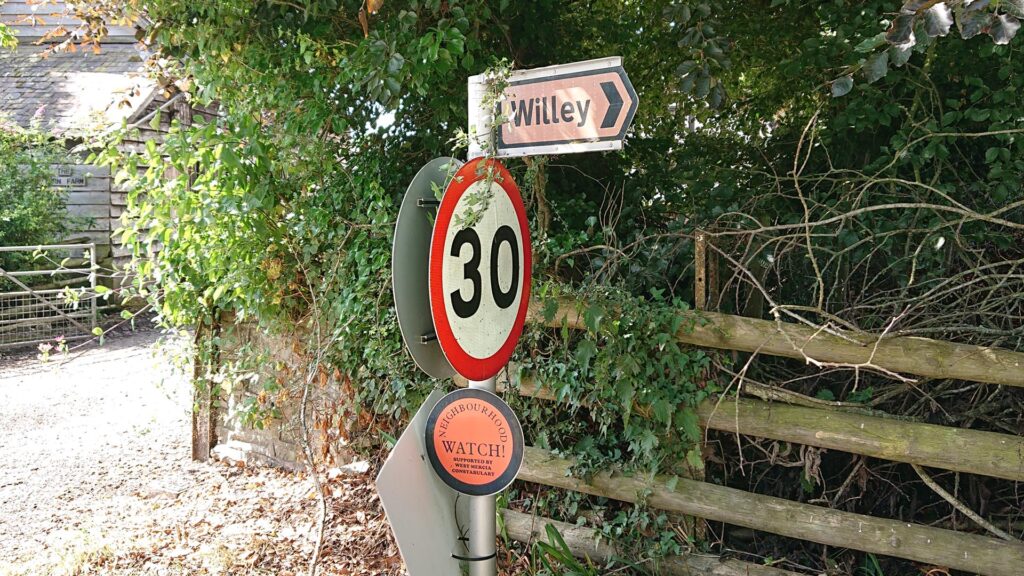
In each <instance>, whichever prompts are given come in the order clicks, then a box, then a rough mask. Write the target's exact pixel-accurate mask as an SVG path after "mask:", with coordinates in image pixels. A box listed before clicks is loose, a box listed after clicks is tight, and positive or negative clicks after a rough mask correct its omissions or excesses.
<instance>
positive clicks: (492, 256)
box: [429, 158, 531, 380]
mask: <svg viewBox="0 0 1024 576" xmlns="http://www.w3.org/2000/svg"><path fill="white" fill-rule="evenodd" d="M530 269H531V263H530V230H529V228H528V226H527V222H526V210H525V209H524V208H523V200H522V197H520V195H519V188H517V187H516V184H515V182H513V181H512V175H511V174H509V172H508V170H506V169H505V167H504V166H502V165H501V164H500V163H499V162H497V161H496V160H490V161H485V160H484V159H483V158H478V159H476V160H472V161H470V162H467V163H466V164H465V165H463V166H462V168H460V169H459V171H458V172H457V173H456V174H455V177H454V178H453V179H452V181H451V183H450V184H449V185H448V188H447V189H446V190H445V193H444V196H443V197H442V199H441V205H440V206H439V207H438V210H437V219H436V220H435V222H434V232H433V236H432V237H431V243H430V275H429V276H430V311H431V314H432V315H433V317H434V330H435V331H436V333H437V340H438V343H440V345H441V350H442V351H443V352H444V355H445V357H446V358H447V359H448V362H450V363H451V365H452V367H453V368H454V369H455V371H456V372H458V373H459V374H461V375H463V376H465V377H466V378H468V379H470V380H485V379H487V378H490V377H491V376H494V375H496V374H497V373H498V372H499V371H500V370H501V368H502V367H503V366H504V365H505V364H507V363H508V360H509V358H510V357H511V356H512V350H513V349H514V348H515V346H516V342H517V341H518V340H519V336H520V335H521V334H522V331H523V322H524V321H525V320H526V309H527V307H528V306H529V303H530Z"/></svg>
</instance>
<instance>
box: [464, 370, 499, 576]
mask: <svg viewBox="0 0 1024 576" xmlns="http://www.w3.org/2000/svg"><path fill="white" fill-rule="evenodd" d="M496 381H497V379H496V378H495V377H494V376H492V377H490V378H488V379H486V380H480V381H473V380H471V381H470V382H469V387H470V388H477V389H480V390H485V391H487V392H491V393H494V392H496V391H497V385H496ZM496 502H497V495H495V494H491V495H490V496H471V497H470V499H469V556H470V557H471V558H487V560H476V561H473V562H470V563H469V576H496V575H497V573H498V564H497V561H496V557H497V554H496V548H495V546H496V542H497V534H498V527H497V523H496V520H495V514H496V513H497V506H496Z"/></svg>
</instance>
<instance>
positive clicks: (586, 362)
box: [576, 340, 597, 371]
mask: <svg viewBox="0 0 1024 576" xmlns="http://www.w3.org/2000/svg"><path fill="white" fill-rule="evenodd" d="M596 355H597V344H595V343H594V341H593V340H584V341H582V342H580V343H579V344H577V345H576V362H577V363H578V364H579V365H580V368H582V369H583V370H584V371H587V370H589V369H590V361H591V360H592V359H593V358H594V356H596Z"/></svg>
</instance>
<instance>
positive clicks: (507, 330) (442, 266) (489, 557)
mask: <svg viewBox="0 0 1024 576" xmlns="http://www.w3.org/2000/svg"><path fill="white" fill-rule="evenodd" d="M485 80H486V79H485V77H484V76H483V75H480V76H473V77H471V78H470V79H469V117H470V130H471V138H470V151H469V155H470V158H473V159H472V160H470V161H469V162H467V163H465V164H462V163H461V162H459V161H458V160H455V159H452V158H438V159H435V160H433V161H431V162H430V163H428V164H427V165H426V166H424V167H423V169H421V170H420V172H419V173H418V174H417V175H416V177H415V178H414V179H413V182H412V183H411V184H410V185H409V189H408V190H407V191H406V196H405V199H404V200H403V202H402V207H401V210H400V211H399V216H398V222H397V224H396V226H395V237H394V245H393V255H392V272H393V291H394V296H395V310H396V312H397V314H398V322H399V327H400V329H401V331H402V338H403V340H404V341H405V344H406V347H407V348H408V349H409V352H410V354H411V355H412V357H413V360H414V361H415V362H416V365H417V366H418V367H419V368H420V369H421V370H423V371H424V372H426V373H427V374H428V375H430V376H432V377H434V378H448V377H451V376H453V375H454V374H456V373H458V374H460V375H462V376H464V377H465V378H466V379H467V380H469V388H467V389H464V390H456V391H454V392H452V393H450V394H448V395H445V396H443V397H442V396H441V393H440V392H439V391H434V392H433V393H432V394H431V395H430V396H429V397H428V398H427V399H426V401H425V402H424V404H423V406H422V407H421V408H420V410H419V411H418V412H417V413H416V415H415V416H414V417H413V419H412V421H411V422H410V424H409V427H408V428H407V429H406V431H405V432H404V433H403V434H402V436H401V437H400V438H399V440H398V442H397V443H396V445H395V447H394V448H393V450H392V452H391V454H390V455H389V456H388V459H387V461H386V462H385V463H384V466H383V467H382V468H381V471H380V473H379V475H378V476H377V489H378V492H379V494H380V499H381V503H382V504H383V506H384V510H385V512H386V513H387V516H388V520H389V522H390V524H391V527H392V530H393V531H394V533H395V539H396V540H397V542H398V548H399V551H400V552H401V553H402V557H403V559H404V560H405V563H406V567H407V568H408V570H409V574H410V576H445V575H451V576H455V575H456V574H458V573H459V564H458V562H460V561H464V562H468V564H469V573H470V575H471V576H494V575H495V574H496V573H497V565H496V562H495V558H496V526H495V524H496V520H495V514H496V510H495V495H496V494H497V493H498V492H500V491H502V490H504V489H505V488H507V487H508V485H509V484H511V483H512V481H513V480H514V479H515V477H516V474H517V473H518V472H519V468H520V466H521V465H522V461H523V451H524V440H523V430H522V427H521V426H520V424H519V420H518V418H516V415H515V413H514V412H513V411H512V409H511V408H510V407H509V406H508V404H506V403H505V402H504V401H503V400H502V399H501V398H500V397H498V396H497V395H496V394H495V376H496V375H497V374H498V372H500V371H501V369H502V368H504V367H505V366H506V365H507V364H508V361H509V359H510V358H511V357H512V352H513V350H514V349H515V346H516V343H517V342H518V341H519V337H520V336H521V334H522V331H523V324H524V322H525V320H526V312H527V309H528V307H529V302H530V273H531V266H532V262H531V250H530V230H529V227H528V223H527V219H526V210H525V208H524V206H523V200H522V197H521V196H520V193H519V189H518V187H516V184H515V182H514V181H513V180H512V175H511V174H509V172H508V170H507V169H505V167H504V166H502V165H501V164H500V163H499V162H498V161H497V160H496V159H494V158H484V157H477V156H481V155H482V153H483V150H491V151H493V156H496V157H505V156H528V155H534V154H563V153H574V152H587V151H596V150H617V149H620V148H621V147H622V141H623V138H624V137H625V133H626V130H627V129H628V128H629V125H630V124H631V123H632V121H633V116H634V114H635V113H636V109H637V105H638V102H639V100H638V98H637V95H636V92H635V91H634V90H633V86H632V84H630V82H629V79H628V78H627V77H626V73H625V71H624V70H623V68H622V60H621V58H619V57H612V58H602V59H599V60H590V61H587V62H577V63H574V64H563V65H558V66H550V67H548V68H539V69H535V70H526V71H519V72H513V73H512V74H511V76H510V77H509V79H508V84H507V87H506V88H505V90H504V92H503V93H502V94H501V95H500V97H499V98H498V100H497V103H496V104H495V105H494V107H493V108H491V105H490V104H488V105H487V106H484V101H485V93H486V88H485V86H486V81H485ZM496 117H500V118H506V119H507V120H506V121H505V122H503V123H502V124H501V125H500V126H493V127H492V126H491V125H492V124H493V122H494V118H496ZM492 128H493V130H492ZM438 189H443V190H444V194H443V196H442V197H441V200H440V201H438V200H437V199H436V197H435V194H434V191H435V190H438ZM435 209H436V211H437V213H436V216H435V218H434V220H433V223H431V221H430V218H429V217H428V214H427V211H431V210H435ZM460 494H461V495H465V496H466V497H467V498H460V496H459V495H460ZM467 500H468V505H467V504H466V501H467ZM467 508H468V509H467ZM460 518H462V519H463V520H468V526H469V532H468V537H467V536H465V535H464V533H463V531H462V530H461V527H462V526H463V525H464V524H465V522H460V521H459V519H460Z"/></svg>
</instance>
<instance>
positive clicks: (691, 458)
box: [686, 447, 704, 470]
mask: <svg viewBox="0 0 1024 576" xmlns="http://www.w3.org/2000/svg"><path fill="white" fill-rule="evenodd" d="M686 464H687V465H688V466H689V467H690V468H693V469H694V470H703V469H704V459H703V458H701V453H700V448H699V447H694V448H690V449H689V450H688V451H687V452H686Z"/></svg>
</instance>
